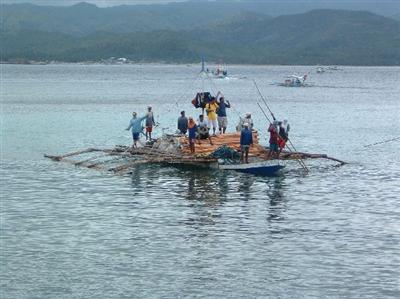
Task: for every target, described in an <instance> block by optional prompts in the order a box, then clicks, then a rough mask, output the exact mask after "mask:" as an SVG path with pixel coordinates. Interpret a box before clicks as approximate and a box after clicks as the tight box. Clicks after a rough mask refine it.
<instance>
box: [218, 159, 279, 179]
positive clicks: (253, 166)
mask: <svg viewBox="0 0 400 299" xmlns="http://www.w3.org/2000/svg"><path fill="white" fill-rule="evenodd" d="M284 167H285V166H283V165H279V164H276V162H275V163H274V164H272V163H270V162H257V163H248V164H219V169H224V170H235V171H238V172H242V173H249V174H255V175H261V176H274V175H276V174H277V173H278V171H279V170H281V169H282V168H284Z"/></svg>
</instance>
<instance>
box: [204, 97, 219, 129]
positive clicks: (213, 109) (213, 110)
mask: <svg viewBox="0 0 400 299" xmlns="http://www.w3.org/2000/svg"><path fill="white" fill-rule="evenodd" d="M205 108H206V112H207V118H208V127H209V128H211V125H212V128H213V135H215V130H216V129H217V110H218V104H217V101H216V100H215V98H214V97H213V98H212V99H211V102H209V103H208V104H206V107H205Z"/></svg>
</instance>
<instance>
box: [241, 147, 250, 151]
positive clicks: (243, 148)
mask: <svg viewBox="0 0 400 299" xmlns="http://www.w3.org/2000/svg"><path fill="white" fill-rule="evenodd" d="M240 149H241V151H242V152H248V151H249V149H250V145H241V146H240Z"/></svg>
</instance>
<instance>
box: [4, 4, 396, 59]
mask: <svg viewBox="0 0 400 299" xmlns="http://www.w3.org/2000/svg"><path fill="white" fill-rule="evenodd" d="M399 26H400V23H399V22H398V21H396V20H393V19H391V18H385V17H382V16H378V15H375V14H372V13H369V12H361V11H342V10H314V11H311V12H308V13H304V14H297V15H290V16H280V17H276V18H271V17H268V16H263V15H261V14H255V13H241V14H240V15H238V16H237V17H235V18H227V19H224V20H221V22H220V23H219V24H217V25H215V24H214V25H213V26H209V27H207V28H204V29H188V30H179V31H173V30H152V31H143V32H133V33H118V34H117V33H112V32H107V31H102V32H96V33H92V34H90V35H86V36H81V37H73V36H71V35H66V34H61V33H54V32H53V33H51V32H43V31H33V30H19V31H15V30H8V31H3V32H2V33H1V40H2V43H1V45H0V47H1V52H2V59H3V60H6V61H9V60H17V59H28V60H30V59H31V60H59V61H71V62H77V61H88V60H92V61H98V60H100V59H106V58H109V57H112V56H113V57H126V58H129V59H131V60H134V61H147V62H156V61H165V62H197V61H199V59H200V57H201V56H203V55H204V56H205V57H206V59H207V60H209V61H217V60H220V59H222V60H224V61H225V62H227V63H254V64H342V65H400V51H399V49H400V30H399V28H400V27H399Z"/></svg>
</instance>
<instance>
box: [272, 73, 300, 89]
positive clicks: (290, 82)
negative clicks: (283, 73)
mask: <svg viewBox="0 0 400 299" xmlns="http://www.w3.org/2000/svg"><path fill="white" fill-rule="evenodd" d="M306 80H307V74H305V75H304V76H296V75H291V76H288V77H287V78H286V79H285V81H283V83H280V84H278V85H279V86H284V87H304V86H306V83H305V82H306Z"/></svg>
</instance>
